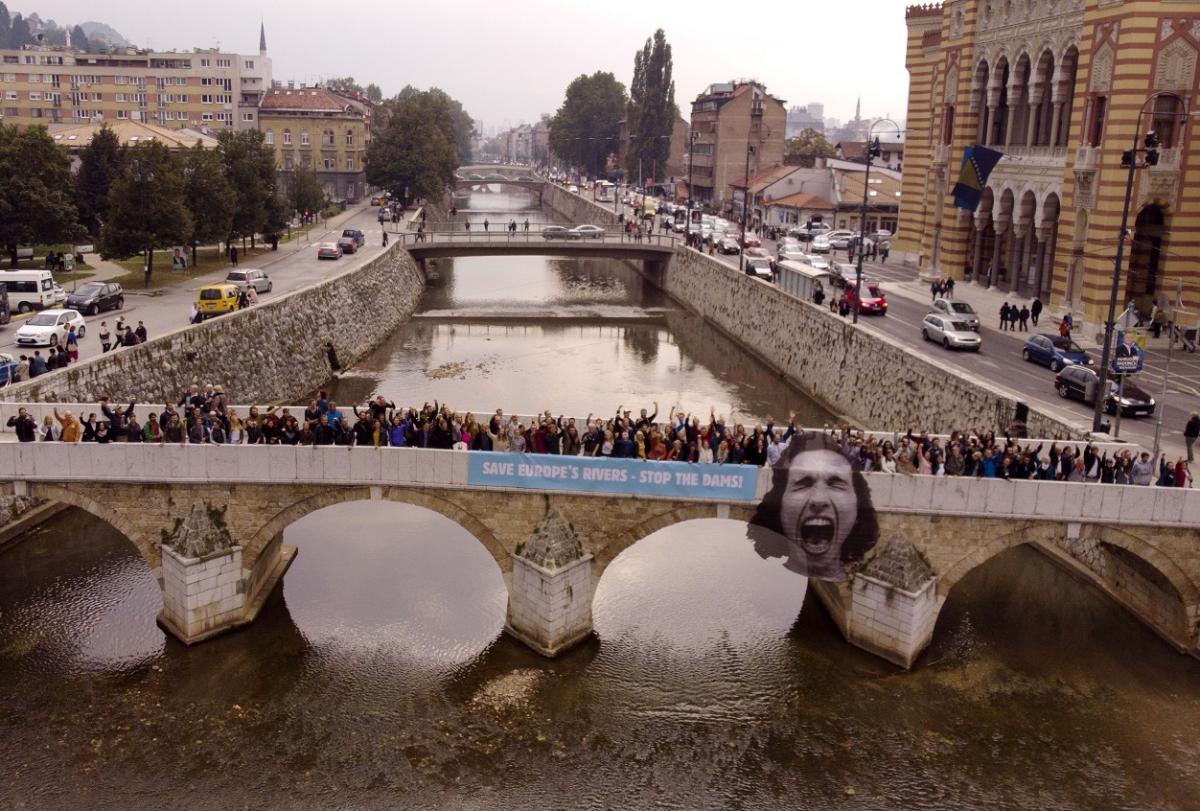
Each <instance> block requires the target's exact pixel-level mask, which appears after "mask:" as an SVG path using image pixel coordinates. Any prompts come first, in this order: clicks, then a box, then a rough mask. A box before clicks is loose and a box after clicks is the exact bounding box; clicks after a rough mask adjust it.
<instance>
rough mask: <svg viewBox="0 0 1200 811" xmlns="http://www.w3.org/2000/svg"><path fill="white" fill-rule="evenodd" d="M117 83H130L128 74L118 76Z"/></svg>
mask: <svg viewBox="0 0 1200 811" xmlns="http://www.w3.org/2000/svg"><path fill="white" fill-rule="evenodd" d="M117 84H129V77H128V76H118V77H117Z"/></svg>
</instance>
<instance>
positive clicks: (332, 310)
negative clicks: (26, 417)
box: [2, 243, 425, 403]
mask: <svg viewBox="0 0 1200 811" xmlns="http://www.w3.org/2000/svg"><path fill="white" fill-rule="evenodd" d="M424 289H425V277H424V275H423V274H422V272H421V270H420V268H418V266H417V264H416V262H414V261H413V259H412V257H411V256H410V255H409V254H408V252H407V251H405V250H403V249H402V248H401V247H400V245H399V244H398V243H397V244H394V245H393V246H392V247H391V248H390V249H388V250H387V251H386V252H385V253H384V254H382V255H381V256H379V257H378V258H376V259H374V260H372V261H371V262H368V263H367V264H366V265H364V266H363V267H361V268H359V269H357V270H353V271H350V272H348V273H345V274H341V275H339V276H337V277H335V278H331V279H329V280H328V281H325V282H320V283H318V284H315V285H311V286H309V287H306V288H304V289H302V290H298V291H296V292H295V293H291V294H288V295H285V296H281V297H279V298H277V299H274V300H271V301H268V302H266V303H264V304H260V305H258V306H257V307H254V308H252V309H248V310H242V311H241V312H237V313H233V314H231V315H226V316H221V317H220V318H216V319H213V320H211V321H208V322H206V323H204V324H201V325H198V326H195V327H192V328H189V329H181V330H178V331H176V332H173V333H169V334H167V335H164V336H162V337H161V338H157V339H153V340H150V341H147V342H146V343H144V344H141V345H139V346H136V347H131V348H129V349H122V350H119V351H117V352H112V353H110V354H107V355H101V356H100V357H97V358H93V359H91V360H86V361H83V362H82V363H79V364H78V365H76V366H72V367H71V368H69V369H61V370H59V371H56V372H52V373H50V374H46V375H42V376H41V377H38V378H37V379H35V380H31V381H29V382H27V383H21V384H18V385H16V386H11V387H9V388H7V389H4V390H3V393H2V396H3V398H4V400H6V401H8V402H28V401H49V402H72V401H79V402H91V401H94V400H96V399H97V398H99V397H100V396H102V395H107V396H108V397H109V398H110V399H111V400H113V401H115V402H118V403H129V402H132V401H137V402H158V403H162V402H164V401H165V400H168V399H169V400H171V401H174V400H175V399H177V398H178V397H179V393H180V392H181V391H183V390H185V389H186V388H187V387H188V386H190V385H192V384H198V385H204V384H205V383H213V384H214V385H215V384H221V385H223V386H224V387H225V391H226V392H227V393H228V395H229V396H230V398H231V399H232V400H238V401H252V402H277V401H280V400H291V399H294V398H296V397H298V396H301V395H303V394H304V392H306V391H312V390H313V389H315V388H317V387H318V386H320V385H321V383H323V382H324V381H326V380H328V379H329V377H330V375H331V369H330V359H329V353H328V345H330V344H332V346H333V348H334V350H335V352H336V354H337V358H338V360H339V362H340V363H341V365H342V366H346V365H348V364H351V363H354V362H355V361H357V360H358V359H359V358H361V357H363V356H364V355H365V354H366V353H367V352H369V351H370V350H371V349H373V348H374V347H375V346H377V345H378V344H379V343H380V342H382V341H383V340H384V339H385V338H387V336H388V335H390V334H391V333H392V332H393V331H394V330H395V329H396V328H397V327H398V326H400V325H401V324H402V323H404V322H405V321H407V320H408V318H409V316H410V315H411V314H412V312H413V311H414V310H415V309H416V306H417V302H418V301H419V300H420V298H421V294H422V292H423V291H424ZM185 315H186V314H184V313H181V316H185Z"/></svg>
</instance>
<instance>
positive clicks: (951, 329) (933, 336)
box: [921, 313, 981, 352]
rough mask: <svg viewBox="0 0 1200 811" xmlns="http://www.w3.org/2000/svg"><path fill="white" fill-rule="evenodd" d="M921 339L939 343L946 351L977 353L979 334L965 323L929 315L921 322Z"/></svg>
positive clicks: (948, 317)
mask: <svg viewBox="0 0 1200 811" xmlns="http://www.w3.org/2000/svg"><path fill="white" fill-rule="evenodd" d="M921 337H922V338H924V339H925V340H926V341H935V342H937V343H940V344H941V345H942V346H943V347H945V348H946V349H970V350H973V351H975V352H978V351H979V346H980V343H981V342H980V339H979V333H978V332H976V331H975V330H973V329H972V328H971V325H970V324H968V323H967V322H966V321H955V320H954V319H953V317H951V316H948V315H939V314H937V313H930V314H929V315H927V316H925V319H924V320H923V321H922V322H921Z"/></svg>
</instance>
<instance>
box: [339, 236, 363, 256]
mask: <svg viewBox="0 0 1200 811" xmlns="http://www.w3.org/2000/svg"><path fill="white" fill-rule="evenodd" d="M337 244H338V247H339V248H341V249H342V253H358V241H357V240H355V239H354V237H341V238H339V239H338V241H337Z"/></svg>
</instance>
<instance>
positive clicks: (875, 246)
mask: <svg viewBox="0 0 1200 811" xmlns="http://www.w3.org/2000/svg"><path fill="white" fill-rule="evenodd" d="M878 260H879V243H878V242H872V243H871V261H872V262H876V261H878Z"/></svg>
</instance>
